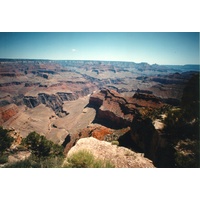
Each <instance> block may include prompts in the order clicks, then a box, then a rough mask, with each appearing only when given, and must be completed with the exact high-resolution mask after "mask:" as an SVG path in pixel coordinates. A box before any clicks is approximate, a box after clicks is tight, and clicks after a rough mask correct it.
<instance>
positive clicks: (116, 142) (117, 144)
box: [111, 140, 119, 146]
mask: <svg viewBox="0 0 200 200" xmlns="http://www.w3.org/2000/svg"><path fill="white" fill-rule="evenodd" d="M111 144H112V145H116V146H119V142H118V141H117V140H113V141H112V142H111Z"/></svg>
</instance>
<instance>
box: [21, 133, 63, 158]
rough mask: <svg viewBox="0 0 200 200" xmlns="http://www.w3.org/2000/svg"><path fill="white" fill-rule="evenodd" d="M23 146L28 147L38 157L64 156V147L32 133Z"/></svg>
mask: <svg viewBox="0 0 200 200" xmlns="http://www.w3.org/2000/svg"><path fill="white" fill-rule="evenodd" d="M23 145H25V146H27V148H28V149H30V150H31V151H32V153H33V154H34V155H36V156H38V157H47V156H63V150H64V149H63V147H62V146H60V145H58V144H54V143H53V142H52V141H50V140H47V139H46V138H45V137H44V136H43V135H39V134H38V133H36V132H31V133H29V135H28V136H27V137H26V138H25V139H24V140H23Z"/></svg>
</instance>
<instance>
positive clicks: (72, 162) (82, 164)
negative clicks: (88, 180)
mask: <svg viewBox="0 0 200 200" xmlns="http://www.w3.org/2000/svg"><path fill="white" fill-rule="evenodd" d="M67 162H68V164H66V165H65V166H64V167H68V168H113V167H114V165H113V164H112V163H110V162H109V161H105V160H100V159H95V157H94V155H93V154H92V153H90V152H88V151H86V150H80V151H78V152H76V153H74V154H72V155H71V156H70V157H69V158H68V159H67Z"/></svg>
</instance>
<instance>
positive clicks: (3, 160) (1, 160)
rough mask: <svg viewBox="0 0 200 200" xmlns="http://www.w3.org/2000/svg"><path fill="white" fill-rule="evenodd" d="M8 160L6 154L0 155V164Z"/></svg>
mask: <svg viewBox="0 0 200 200" xmlns="http://www.w3.org/2000/svg"><path fill="white" fill-rule="evenodd" d="M6 162H8V156H7V155H0V164H4V163H6Z"/></svg>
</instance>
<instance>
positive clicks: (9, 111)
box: [0, 104, 19, 125]
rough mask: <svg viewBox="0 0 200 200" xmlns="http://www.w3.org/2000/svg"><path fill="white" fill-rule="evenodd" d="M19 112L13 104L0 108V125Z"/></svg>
mask: <svg viewBox="0 0 200 200" xmlns="http://www.w3.org/2000/svg"><path fill="white" fill-rule="evenodd" d="M18 112H19V110H18V107H17V106H16V105H15V104H10V105H7V106H4V107H1V108H0V125H2V124H3V123H4V122H6V121H8V120H9V119H10V118H12V117H13V116H15V115H16V114H17V113H18Z"/></svg>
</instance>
